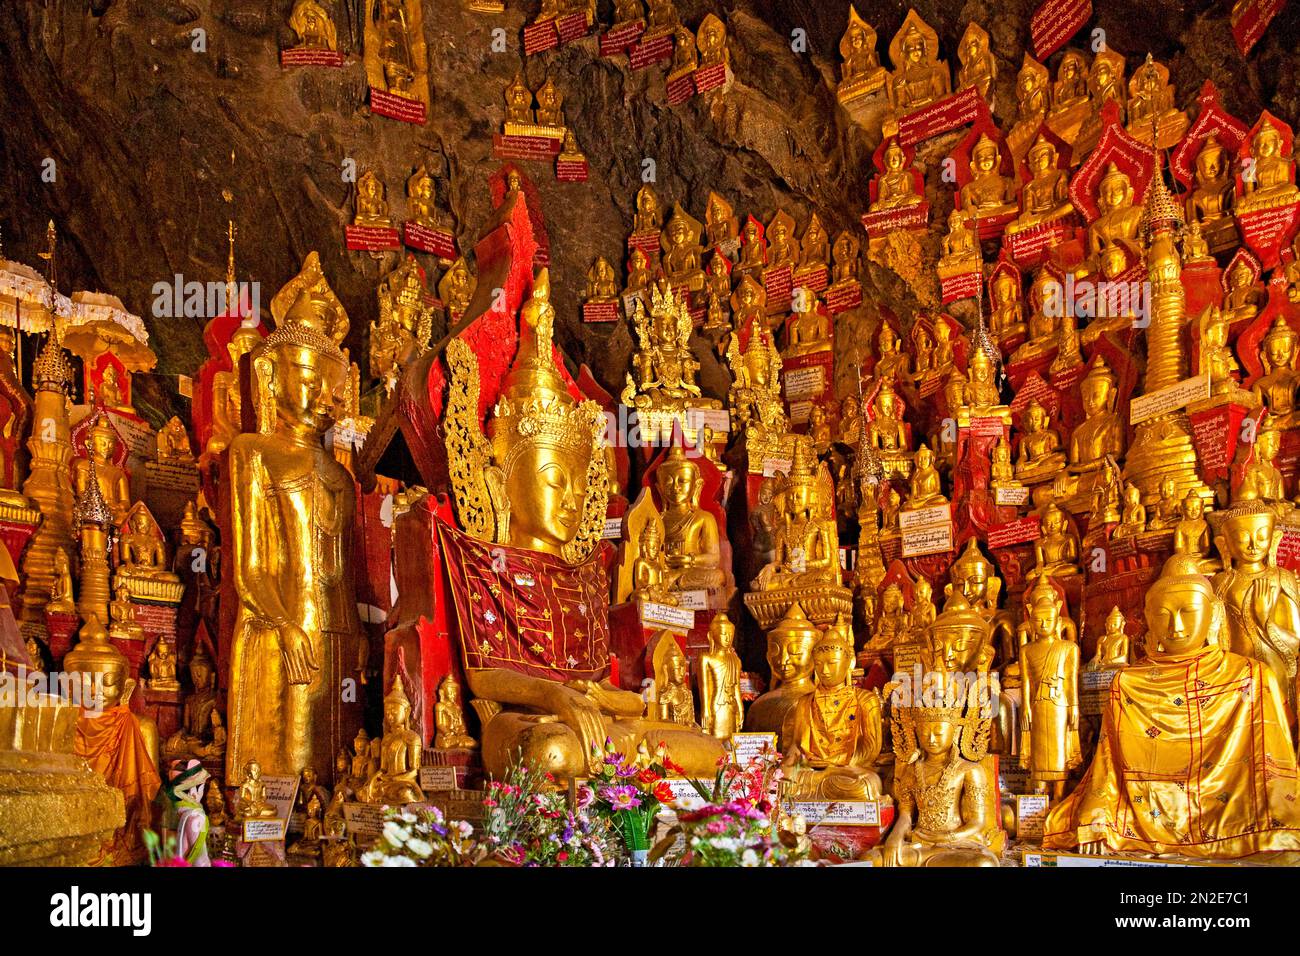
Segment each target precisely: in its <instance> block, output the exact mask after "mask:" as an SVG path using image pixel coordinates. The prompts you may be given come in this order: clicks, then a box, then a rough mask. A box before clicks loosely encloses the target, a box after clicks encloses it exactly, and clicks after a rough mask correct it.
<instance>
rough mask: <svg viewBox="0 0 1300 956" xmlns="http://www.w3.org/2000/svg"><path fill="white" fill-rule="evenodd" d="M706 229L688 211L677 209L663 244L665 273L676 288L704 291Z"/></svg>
mask: <svg viewBox="0 0 1300 956" xmlns="http://www.w3.org/2000/svg"><path fill="white" fill-rule="evenodd" d="M703 231H704V227H703V226H702V225H700V223H698V222H696V221H695V220H694V219H692V218H691V217H690V216H688V215H687V214H686V213H685V212H683V211H682V207H681V206H676V207H674V208H673V214H672V218H670V219H669V220H668V225H667V226H666V227H665V228H664V231H663V234H662V235H661V236H660V239H659V242H660V245H662V246H663V250H664V254H663V260H662V261H663V270H664V275H666V276H667V277H668V281H669V282H671V283H672V284H673V285H674V286H686V287H687V288H688V289H690V290H691V291H692V292H699V291H700V290H702V289H703V288H704V269H703V268H702V267H701V265H700V256H701V254H702V253H703V251H704V249H703V247H702V246H701V245H700V236H701V234H702V233H703Z"/></svg>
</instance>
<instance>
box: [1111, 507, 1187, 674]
mask: <svg viewBox="0 0 1300 956" xmlns="http://www.w3.org/2000/svg"><path fill="white" fill-rule="evenodd" d="M1191 497H1195V496H1194V495H1193V496H1191ZM1196 500H1197V501H1200V500H1201V499H1200V498H1196ZM1124 627H1125V621H1124V612H1123V611H1121V610H1120V609H1119V606H1118V605H1116V606H1115V607H1112V608H1111V609H1110V613H1109V614H1107V615H1106V633H1104V634H1103V635H1102V636H1101V638H1100V639H1099V640H1098V641H1097V653H1096V654H1095V655H1093V658H1092V660H1090V661H1088V665H1087V669H1088V670H1090V671H1110V670H1118V669H1119V668H1121V667H1128V654H1129V639H1128V632H1126V631H1125V630H1124Z"/></svg>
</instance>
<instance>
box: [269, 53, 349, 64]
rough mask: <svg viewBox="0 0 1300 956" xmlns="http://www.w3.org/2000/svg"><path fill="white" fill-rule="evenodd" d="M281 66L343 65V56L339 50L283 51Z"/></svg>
mask: <svg viewBox="0 0 1300 956" xmlns="http://www.w3.org/2000/svg"><path fill="white" fill-rule="evenodd" d="M280 65H281V66H282V67H286V68H287V67H291V66H329V67H340V66H342V65H343V54H342V53H340V52H339V51H338V50H281V51H280Z"/></svg>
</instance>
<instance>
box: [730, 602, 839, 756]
mask: <svg viewBox="0 0 1300 956" xmlns="http://www.w3.org/2000/svg"><path fill="white" fill-rule="evenodd" d="M820 637H821V631H820V630H818V628H817V626H816V625H815V624H813V623H812V622H811V621H809V620H808V616H807V615H806V614H804V611H803V608H802V607H801V606H800V605H799V602H798V601H796V602H795V603H793V604H791V605H790V610H788V611H786V613H785V616H784V617H782V618H781V620H780V621H778V622H777V623H776V625H775V626H774V627H773V628H772V629H771V630H770V631H768V632H767V664H768V667H770V668H771V669H772V682H771V689H770V690H769V691H768V692H767V693H765V694H763V695H761V696H760V697H759V698H758V699H757V700H755V701H754V702H753V703H752V704H750V705H749V711H748V713H746V715H745V729H746V730H748V731H751V732H770V733H776V734H781V739H780V740H779V741H778V749H780V750H781V752H783V753H785V752H787V751H788V750H789V744H790V742H789V740H787V739H786V736H787V727H788V721H787V718H788V716H789V715H790V713H791V712H792V711H793V710H794V707H795V705H796V704H797V703H798V702H799V701H800V699H802V698H803V697H806V696H807V695H808V694H810V693H812V690H813V646H814V645H815V644H816V643H817V641H818V639H819V638H820Z"/></svg>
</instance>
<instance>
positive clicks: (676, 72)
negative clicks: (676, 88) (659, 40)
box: [668, 24, 700, 79]
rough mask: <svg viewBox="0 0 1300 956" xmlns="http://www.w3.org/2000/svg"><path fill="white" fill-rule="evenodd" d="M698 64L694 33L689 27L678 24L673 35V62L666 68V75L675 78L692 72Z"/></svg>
mask: <svg viewBox="0 0 1300 956" xmlns="http://www.w3.org/2000/svg"><path fill="white" fill-rule="evenodd" d="M699 65H700V53H699V49H698V48H697V47H696V45H695V34H693V33H692V32H691V31H690V29H689V28H687V27H685V26H683V25H681V24H678V26H677V29H676V30H675V31H674V36H673V62H672V65H671V66H670V67H669V68H668V76H669V77H670V78H672V79H676V78H677V77H679V76H684V75H689V74H691V73H694V72H695V70H696V69H698V68H699Z"/></svg>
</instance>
